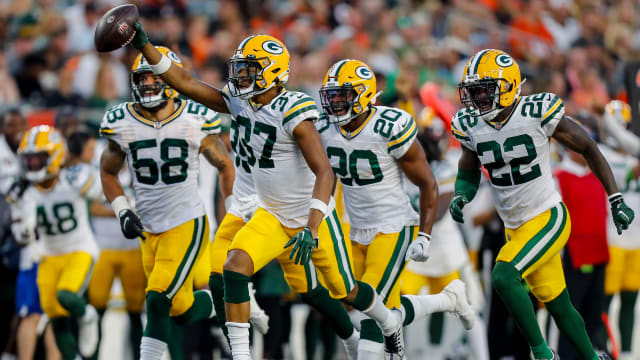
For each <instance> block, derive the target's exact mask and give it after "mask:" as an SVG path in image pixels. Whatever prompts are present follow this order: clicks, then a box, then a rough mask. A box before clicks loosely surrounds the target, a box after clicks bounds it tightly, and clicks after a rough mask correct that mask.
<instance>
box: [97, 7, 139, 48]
mask: <svg viewBox="0 0 640 360" xmlns="http://www.w3.org/2000/svg"><path fill="white" fill-rule="evenodd" d="M138 18H139V17H138V8H137V7H136V6H135V5H131V4H126V5H120V6H117V7H114V8H113V9H111V10H109V11H108V12H107V13H106V14H104V15H103V16H102V18H100V21H99V22H98V26H96V32H95V34H94V37H93V42H94V44H95V47H96V50H98V51H100V52H108V51H113V50H116V49H119V48H121V47H123V46H125V45H127V44H128V43H129V42H130V41H131V39H133V36H134V35H135V34H136V28H135V25H136V23H137V22H138Z"/></svg>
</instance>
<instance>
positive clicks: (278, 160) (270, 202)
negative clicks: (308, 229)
mask: <svg viewBox="0 0 640 360" xmlns="http://www.w3.org/2000/svg"><path fill="white" fill-rule="evenodd" d="M223 94H224V99H225V101H226V103H227V106H228V108H229V111H230V112H231V115H233V122H232V123H231V135H232V137H231V144H232V147H233V150H234V152H235V164H236V168H238V170H237V172H240V173H242V172H243V171H244V172H246V173H251V176H252V178H253V182H254V185H255V190H256V193H257V194H258V199H259V201H260V206H262V207H264V209H265V210H267V211H268V212H270V213H271V214H273V215H274V216H276V217H277V218H278V220H279V221H280V222H281V223H282V224H283V225H284V226H286V227H290V228H298V227H302V226H304V225H306V223H307V217H308V215H309V206H310V204H311V195H312V192H313V185H314V183H315V175H314V174H313V172H312V171H311V169H309V166H308V165H307V163H306V161H305V159H304V156H303V155H302V152H301V151H300V148H299V147H298V144H297V143H296V141H295V139H294V137H293V130H294V129H295V128H296V126H298V125H299V124H300V123H301V122H302V121H304V120H313V119H316V118H317V117H318V110H317V108H316V104H315V102H314V101H313V99H312V98H311V97H309V96H308V95H306V94H304V93H301V92H297V91H288V90H284V91H282V92H281V93H280V94H278V95H277V96H276V97H275V98H274V99H273V100H272V101H271V103H269V104H267V105H258V104H255V103H253V102H252V101H251V100H243V99H242V98H240V97H233V96H231V95H230V93H229V89H228V88H227V87H225V88H224V90H223ZM239 178H240V179H242V178H243V177H242V176H239ZM235 190H236V187H234V192H235ZM234 196H236V195H235V194H234Z"/></svg>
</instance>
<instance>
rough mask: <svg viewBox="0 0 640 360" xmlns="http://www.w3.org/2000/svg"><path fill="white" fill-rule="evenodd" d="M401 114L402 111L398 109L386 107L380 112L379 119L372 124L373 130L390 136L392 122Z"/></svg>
mask: <svg viewBox="0 0 640 360" xmlns="http://www.w3.org/2000/svg"><path fill="white" fill-rule="evenodd" d="M401 115H402V113H401V112H400V111H398V110H395V109H386V110H385V111H383V112H382V113H381V114H380V119H378V120H377V121H376V123H375V124H373V131H374V132H376V133H378V134H380V135H382V136H384V137H387V138H388V137H389V136H391V129H392V128H393V123H395V122H396V120H398V119H399V118H400V116H401Z"/></svg>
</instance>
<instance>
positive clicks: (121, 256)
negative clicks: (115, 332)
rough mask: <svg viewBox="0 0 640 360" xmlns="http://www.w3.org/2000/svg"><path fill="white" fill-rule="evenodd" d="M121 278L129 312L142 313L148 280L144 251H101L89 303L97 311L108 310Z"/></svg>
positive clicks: (91, 282)
mask: <svg viewBox="0 0 640 360" xmlns="http://www.w3.org/2000/svg"><path fill="white" fill-rule="evenodd" d="M116 276H117V277H118V278H119V279H120V282H121V283H122V290H123V292H124V299H125V302H126V307H127V311H130V312H141V311H142V305H144V288H145V286H146V284H147V279H146V278H145V276H144V270H143V269H142V260H141V252H140V249H130V250H110V249H105V250H102V251H101V252H100V257H99V258H98V261H97V262H96V265H95V267H94V269H93V276H91V281H90V282H89V290H88V293H89V303H91V305H93V306H95V307H96V308H97V309H106V307H107V303H108V301H109V295H110V293H111V286H112V285H113V279H114V278H115V277H116Z"/></svg>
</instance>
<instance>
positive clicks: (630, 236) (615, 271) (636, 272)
mask: <svg viewBox="0 0 640 360" xmlns="http://www.w3.org/2000/svg"><path fill="white" fill-rule="evenodd" d="M602 117H603V118H606V120H605V122H615V123H617V124H619V125H621V126H622V127H624V128H625V129H627V130H628V126H629V125H630V123H631V107H630V106H629V105H628V104H626V103H624V102H622V101H620V100H613V101H611V102H610V103H609V104H607V105H606V106H605V108H604V114H603V115H602ZM605 143H607V144H610V145H611V146H612V147H608V146H604V147H602V148H601V149H602V152H603V154H604V156H605V158H606V159H607V161H608V162H609V164H611V170H612V171H613V175H614V176H615V178H616V183H617V184H618V186H619V187H620V189H622V192H623V193H624V195H625V198H626V200H627V202H628V203H629V205H630V207H631V208H632V209H634V210H636V211H637V210H638V208H639V206H640V193H639V192H640V182H639V181H638V173H639V170H640V163H639V162H638V158H636V157H634V156H632V155H630V154H628V153H627V152H626V151H625V150H624V149H623V148H621V147H620V146H619V145H618V144H617V141H615V140H614V141H610V140H609V138H607V139H606V141H605ZM638 227H639V223H638V222H637V221H636V222H633V223H631V225H630V226H629V231H627V232H624V233H623V234H621V235H618V234H617V233H616V231H615V229H614V228H613V227H611V226H609V227H608V229H607V230H608V231H607V233H608V234H607V235H608V236H607V237H608V240H609V263H608V264H607V268H606V270H605V274H606V275H605V284H604V292H605V295H606V297H607V302H606V305H607V306H606V308H605V310H604V311H605V312H607V311H608V309H609V306H608V305H609V304H610V302H611V299H612V298H613V296H614V295H615V294H619V295H620V314H619V316H618V318H619V319H620V321H619V327H620V328H619V330H620V357H619V359H621V360H630V359H632V354H631V344H632V343H633V342H632V339H633V327H634V320H635V311H634V309H635V306H636V299H637V296H638V290H640V268H639V266H640V238H639V237H638V234H640V229H639V228H638Z"/></svg>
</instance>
